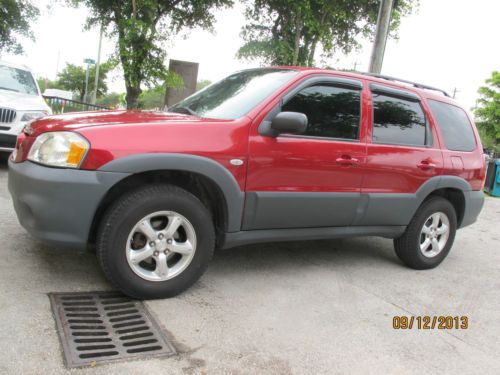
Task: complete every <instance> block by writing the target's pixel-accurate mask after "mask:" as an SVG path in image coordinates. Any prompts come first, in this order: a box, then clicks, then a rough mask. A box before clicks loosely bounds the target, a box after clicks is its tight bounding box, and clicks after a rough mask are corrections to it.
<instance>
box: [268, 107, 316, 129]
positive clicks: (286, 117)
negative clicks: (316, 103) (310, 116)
mask: <svg viewBox="0 0 500 375" xmlns="http://www.w3.org/2000/svg"><path fill="white" fill-rule="evenodd" d="M307 123H308V120H307V116H306V115H305V114H303V113H299V112H280V113H278V114H277V115H276V116H275V117H274V119H273V121H271V129H272V130H274V131H275V132H277V133H290V134H300V133H303V132H305V131H306V129H307Z"/></svg>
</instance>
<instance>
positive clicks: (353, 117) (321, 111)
mask: <svg viewBox="0 0 500 375" xmlns="http://www.w3.org/2000/svg"><path fill="white" fill-rule="evenodd" d="M281 110H282V111H290V112H300V113H304V114H305V115H306V116H307V119H308V120H309V123H308V125H307V130H306V131H305V133H304V135H309V136H314V137H327V138H342V139H358V132H359V116H360V111H361V100H360V91H359V90H350V89H346V88H342V87H336V86H327V85H317V86H311V87H307V88H305V89H303V90H301V91H299V92H298V94H297V95H295V96H294V97H293V98H292V99H290V100H289V101H288V102H287V103H286V104H285V105H284V106H283V107H282V109H281Z"/></svg>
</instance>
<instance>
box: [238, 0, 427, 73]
mask: <svg viewBox="0 0 500 375" xmlns="http://www.w3.org/2000/svg"><path fill="white" fill-rule="evenodd" d="M416 4H418V0H399V1H397V2H396V7H395V8H394V10H393V15H392V20H391V36H392V37H397V34H396V30H397V29H398V27H399V24H400V22H401V17H403V16H405V15H407V14H409V13H411V11H412V10H413V8H414V7H415V6H416ZM378 8H379V1H378V0H344V1H331V0H255V1H253V2H251V3H248V4H247V7H246V11H245V15H246V18H247V20H248V23H247V24H246V25H245V26H244V27H243V28H242V32H241V35H242V37H243V39H244V40H245V44H244V45H243V46H242V47H241V48H240V49H239V51H238V54H237V56H238V58H240V59H249V60H253V59H259V60H261V61H262V62H263V63H264V64H270V65H301V66H312V65H313V64H314V55H315V53H316V50H317V48H318V47H319V46H321V47H322V50H323V52H324V54H325V55H326V56H331V55H332V54H333V53H334V52H336V51H342V52H344V53H348V52H350V51H351V50H352V49H354V48H357V47H359V43H358V42H357V38H358V37H359V36H365V37H371V36H372V35H373V34H374V29H375V25H376V23H377V15H378Z"/></svg>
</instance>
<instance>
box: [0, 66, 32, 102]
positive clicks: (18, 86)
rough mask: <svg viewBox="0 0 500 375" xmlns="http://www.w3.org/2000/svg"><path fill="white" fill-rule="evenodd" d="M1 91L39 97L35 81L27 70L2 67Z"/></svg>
mask: <svg viewBox="0 0 500 375" xmlns="http://www.w3.org/2000/svg"><path fill="white" fill-rule="evenodd" d="M0 90H7V91H15V92H20V93H23V94H29V95H38V89H37V87H36V83H35V80H34V79H33V76H32V75H31V73H30V72H28V71H27V70H22V69H16V68H11V67H10V66H5V65H0Z"/></svg>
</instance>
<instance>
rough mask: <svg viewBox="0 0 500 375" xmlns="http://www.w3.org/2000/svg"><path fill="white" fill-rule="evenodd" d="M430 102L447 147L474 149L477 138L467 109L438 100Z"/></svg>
mask: <svg viewBox="0 0 500 375" xmlns="http://www.w3.org/2000/svg"><path fill="white" fill-rule="evenodd" d="M428 102H429V106H430V107H431V110H432V113H433V114H434V117H435V118H436V120H437V122H438V125H439V128H440V129H441V134H443V137H444V144H445V145H446V148H447V149H448V150H452V151H474V150H475V148H476V139H475V137H474V132H473V130H472V124H471V123H470V121H469V118H468V117H467V114H466V113H465V111H464V110H463V109H462V108H459V107H456V106H454V105H451V104H447V103H443V102H438V101H436V100H428Z"/></svg>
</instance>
